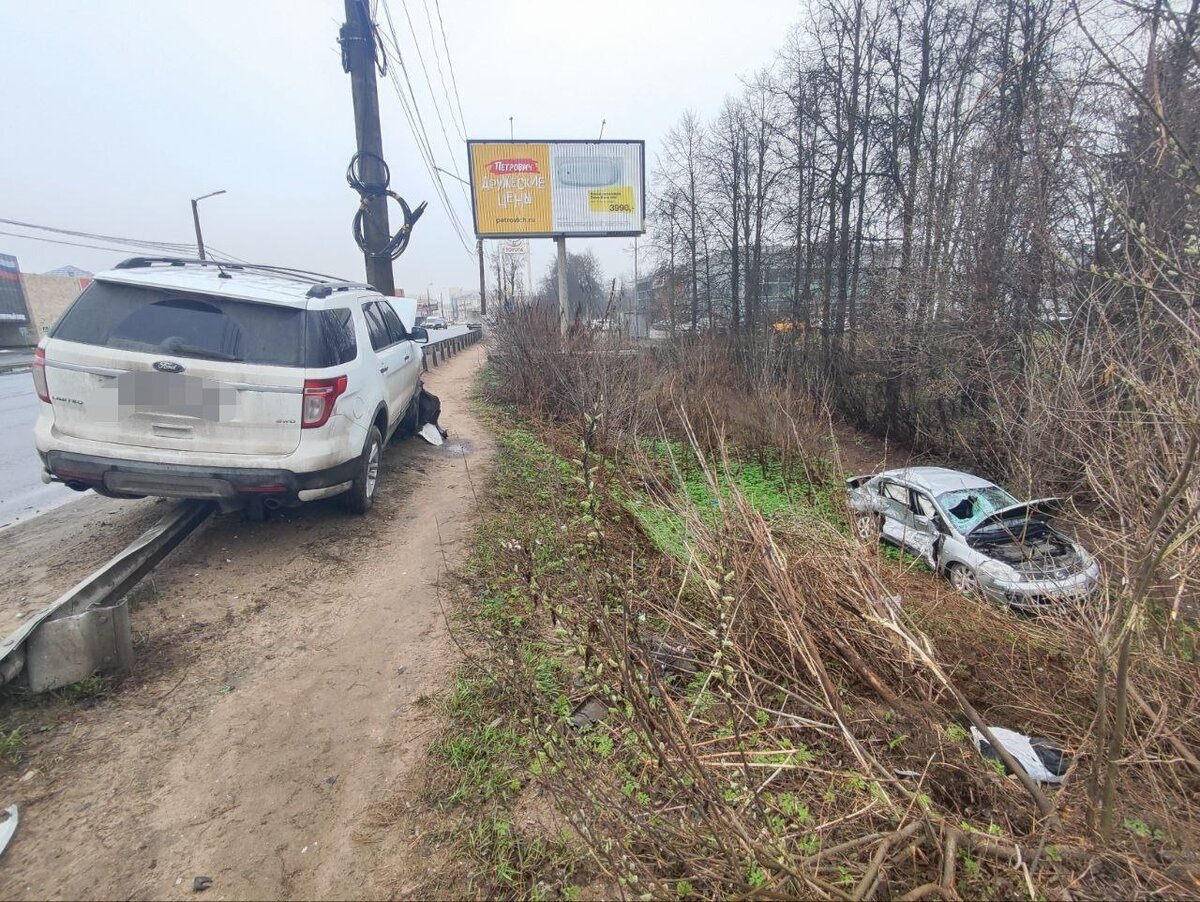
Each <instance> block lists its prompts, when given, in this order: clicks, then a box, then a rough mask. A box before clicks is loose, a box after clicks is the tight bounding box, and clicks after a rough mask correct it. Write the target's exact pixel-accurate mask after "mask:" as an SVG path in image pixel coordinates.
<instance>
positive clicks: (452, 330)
mask: <svg viewBox="0 0 1200 902" xmlns="http://www.w3.org/2000/svg"><path fill="white" fill-rule="evenodd" d="M470 331H471V330H470V329H468V328H467V327H466V326H450V327H448V328H446V329H430V330H429V343H430V344H433V343H434V342H435V341H441V340H442V339H443V338H454V337H456V336H458V335H466V334H467V333H468V332H470Z"/></svg>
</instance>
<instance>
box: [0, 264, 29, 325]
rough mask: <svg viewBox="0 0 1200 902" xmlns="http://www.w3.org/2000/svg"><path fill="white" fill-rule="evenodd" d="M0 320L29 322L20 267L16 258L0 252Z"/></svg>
mask: <svg viewBox="0 0 1200 902" xmlns="http://www.w3.org/2000/svg"><path fill="white" fill-rule="evenodd" d="M0 322H8V323H27V322H29V308H28V306H27V305H26V303H25V286H24V285H22V284H21V267H19V266H18V265H17V258H16V257H13V256H11V255H9V254H0Z"/></svg>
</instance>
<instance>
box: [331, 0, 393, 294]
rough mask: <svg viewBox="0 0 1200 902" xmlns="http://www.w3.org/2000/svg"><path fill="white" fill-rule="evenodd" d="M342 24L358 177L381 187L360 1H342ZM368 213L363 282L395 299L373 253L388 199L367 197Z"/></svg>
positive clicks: (371, 36)
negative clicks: (343, 8) (364, 280)
mask: <svg viewBox="0 0 1200 902" xmlns="http://www.w3.org/2000/svg"><path fill="white" fill-rule="evenodd" d="M345 3H346V24H344V25H343V26H342V29H341V34H340V36H339V42H340V43H341V45H342V68H343V69H345V70H346V71H347V72H349V73H350V92H351V96H352V97H353V100H354V132H355V136H356V137H357V139H358V152H359V153H360V154H362V156H360V157H359V175H360V177H361V179H362V182H363V184H366V185H383V184H384V177H383V174H384V165H383V136H382V134H381V133H380V130H379V89H378V86H377V85H376V82H375V65H376V59H377V57H376V54H377V52H380V51H379V50H378V48H377V46H376V40H375V26H374V24H373V23H372V22H371V19H370V16H369V14H368V12H367V5H366V3H365V2H363V0H345ZM366 203H367V214H366V216H365V217H364V222H363V237H364V238H365V239H366V245H367V249H366V250H365V251H363V259H364V261H365V263H366V269H367V282H368V283H370V284H371V285H372V286H374V288H375V289H376V290H377V291H379V292H380V293H381V294H386V295H394V294H395V293H396V283H395V281H394V277H393V275H392V258H391V257H390V256H388V254H386V253H382V254H381V253H372V249H381V248H383V247H385V246H386V245H387V243H388V241H389V239H390V238H391V234H392V233H391V227H390V226H389V225H388V210H387V195H386V194H376V195H374V196H372V197H369V198H367V201H366Z"/></svg>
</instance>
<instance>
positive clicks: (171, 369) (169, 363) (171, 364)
mask: <svg viewBox="0 0 1200 902" xmlns="http://www.w3.org/2000/svg"><path fill="white" fill-rule="evenodd" d="M154 368H155V369H156V370H158V371H159V372H160V373H182V372H183V367H182V366H181V365H180V364H178V363H176V362H175V361H174V360H156V361H154Z"/></svg>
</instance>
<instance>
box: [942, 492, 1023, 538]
mask: <svg viewBox="0 0 1200 902" xmlns="http://www.w3.org/2000/svg"><path fill="white" fill-rule="evenodd" d="M1016 503H1017V499H1016V498H1014V497H1013V496H1012V495H1010V494H1008V492H1006V491H1004V489H1002V488H1000V487H999V486H995V485H993V486H988V487H987V488H984V489H956V490H955V491H953V492H942V494H940V495H938V504H940V505H941V506H942V510H944V511H945V512H946V516H948V517H949V518H950V522H951V523H953V524H954V528H955V529H957V530H958V531H959V532H970V530H971V529H972V528H973V527H974V526H975V524H976V523H978V522H979V521H980V520H982V519H983V518H984V517H986V516H987V515H988V514H993V513H995V512H996V511H998V510H1000V509H1001V508H1005V507H1009V506H1010V505H1013V504H1016Z"/></svg>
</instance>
